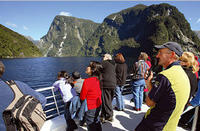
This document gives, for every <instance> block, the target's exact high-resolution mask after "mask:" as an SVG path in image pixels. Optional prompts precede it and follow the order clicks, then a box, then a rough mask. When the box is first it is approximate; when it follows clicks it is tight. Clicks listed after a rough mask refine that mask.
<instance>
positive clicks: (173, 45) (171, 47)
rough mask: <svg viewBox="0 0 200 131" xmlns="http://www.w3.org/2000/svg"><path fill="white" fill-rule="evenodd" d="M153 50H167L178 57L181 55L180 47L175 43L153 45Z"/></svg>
mask: <svg viewBox="0 0 200 131" xmlns="http://www.w3.org/2000/svg"><path fill="white" fill-rule="evenodd" d="M155 48H157V49H163V48H168V49H169V50H171V51H173V52H175V53H176V54H177V55H178V56H179V57H180V56H181V55H182V53H183V50H182V48H181V46H180V45H179V44H178V43H176V42H166V43H164V44H163V45H155Z"/></svg>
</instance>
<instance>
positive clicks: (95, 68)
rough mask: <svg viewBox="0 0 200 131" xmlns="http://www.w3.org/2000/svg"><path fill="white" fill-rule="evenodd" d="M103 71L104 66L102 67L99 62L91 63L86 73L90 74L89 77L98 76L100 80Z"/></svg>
mask: <svg viewBox="0 0 200 131" xmlns="http://www.w3.org/2000/svg"><path fill="white" fill-rule="evenodd" d="M102 70H103V66H102V65H101V63H99V62H97V61H91V62H90V64H89V65H88V67H87V68H86V71H85V73H86V74H88V75H89V76H96V77H98V78H100V75H101V73H102Z"/></svg>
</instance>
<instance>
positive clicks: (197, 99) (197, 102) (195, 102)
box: [190, 80, 200, 106]
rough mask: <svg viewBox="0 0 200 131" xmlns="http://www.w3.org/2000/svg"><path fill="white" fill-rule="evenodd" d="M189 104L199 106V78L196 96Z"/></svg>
mask: <svg viewBox="0 0 200 131" xmlns="http://www.w3.org/2000/svg"><path fill="white" fill-rule="evenodd" d="M190 104H191V105H192V106H200V80H199V84H198V91H197V93H196V96H195V97H194V98H193V99H192V101H191V102H190Z"/></svg>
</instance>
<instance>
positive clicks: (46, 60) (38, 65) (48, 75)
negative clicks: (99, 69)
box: [1, 57, 101, 89]
mask: <svg viewBox="0 0 200 131" xmlns="http://www.w3.org/2000/svg"><path fill="white" fill-rule="evenodd" d="M92 60H95V61H99V62H100V60H101V58H100V57H59V58H58V57H41V58H18V59H1V61H2V62H3V63H4V65H5V73H4V75H3V77H2V79H3V80H19V81H23V82H25V83H26V84H28V85H29V86H30V87H32V88H33V89H37V88H42V87H48V86H51V85H52V84H53V82H54V81H55V80H56V76H57V73H58V72H59V71H61V70H66V71H67V72H68V73H70V74H71V73H72V72H73V71H79V72H80V73H81V76H82V77H83V78H86V77H87V75H86V74H85V69H86V67H87V66H88V64H89V62H90V61H92Z"/></svg>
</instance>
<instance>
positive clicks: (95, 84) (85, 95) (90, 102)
mask: <svg viewBox="0 0 200 131" xmlns="http://www.w3.org/2000/svg"><path fill="white" fill-rule="evenodd" d="M80 99H81V100H85V99H86V100H87V107H88V110H91V109H95V108H97V107H99V106H100V105H101V103H102V101H101V89H100V81H99V79H98V78H96V77H90V78H87V79H85V81H84V83H83V87H82V90H81V94H80Z"/></svg>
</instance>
